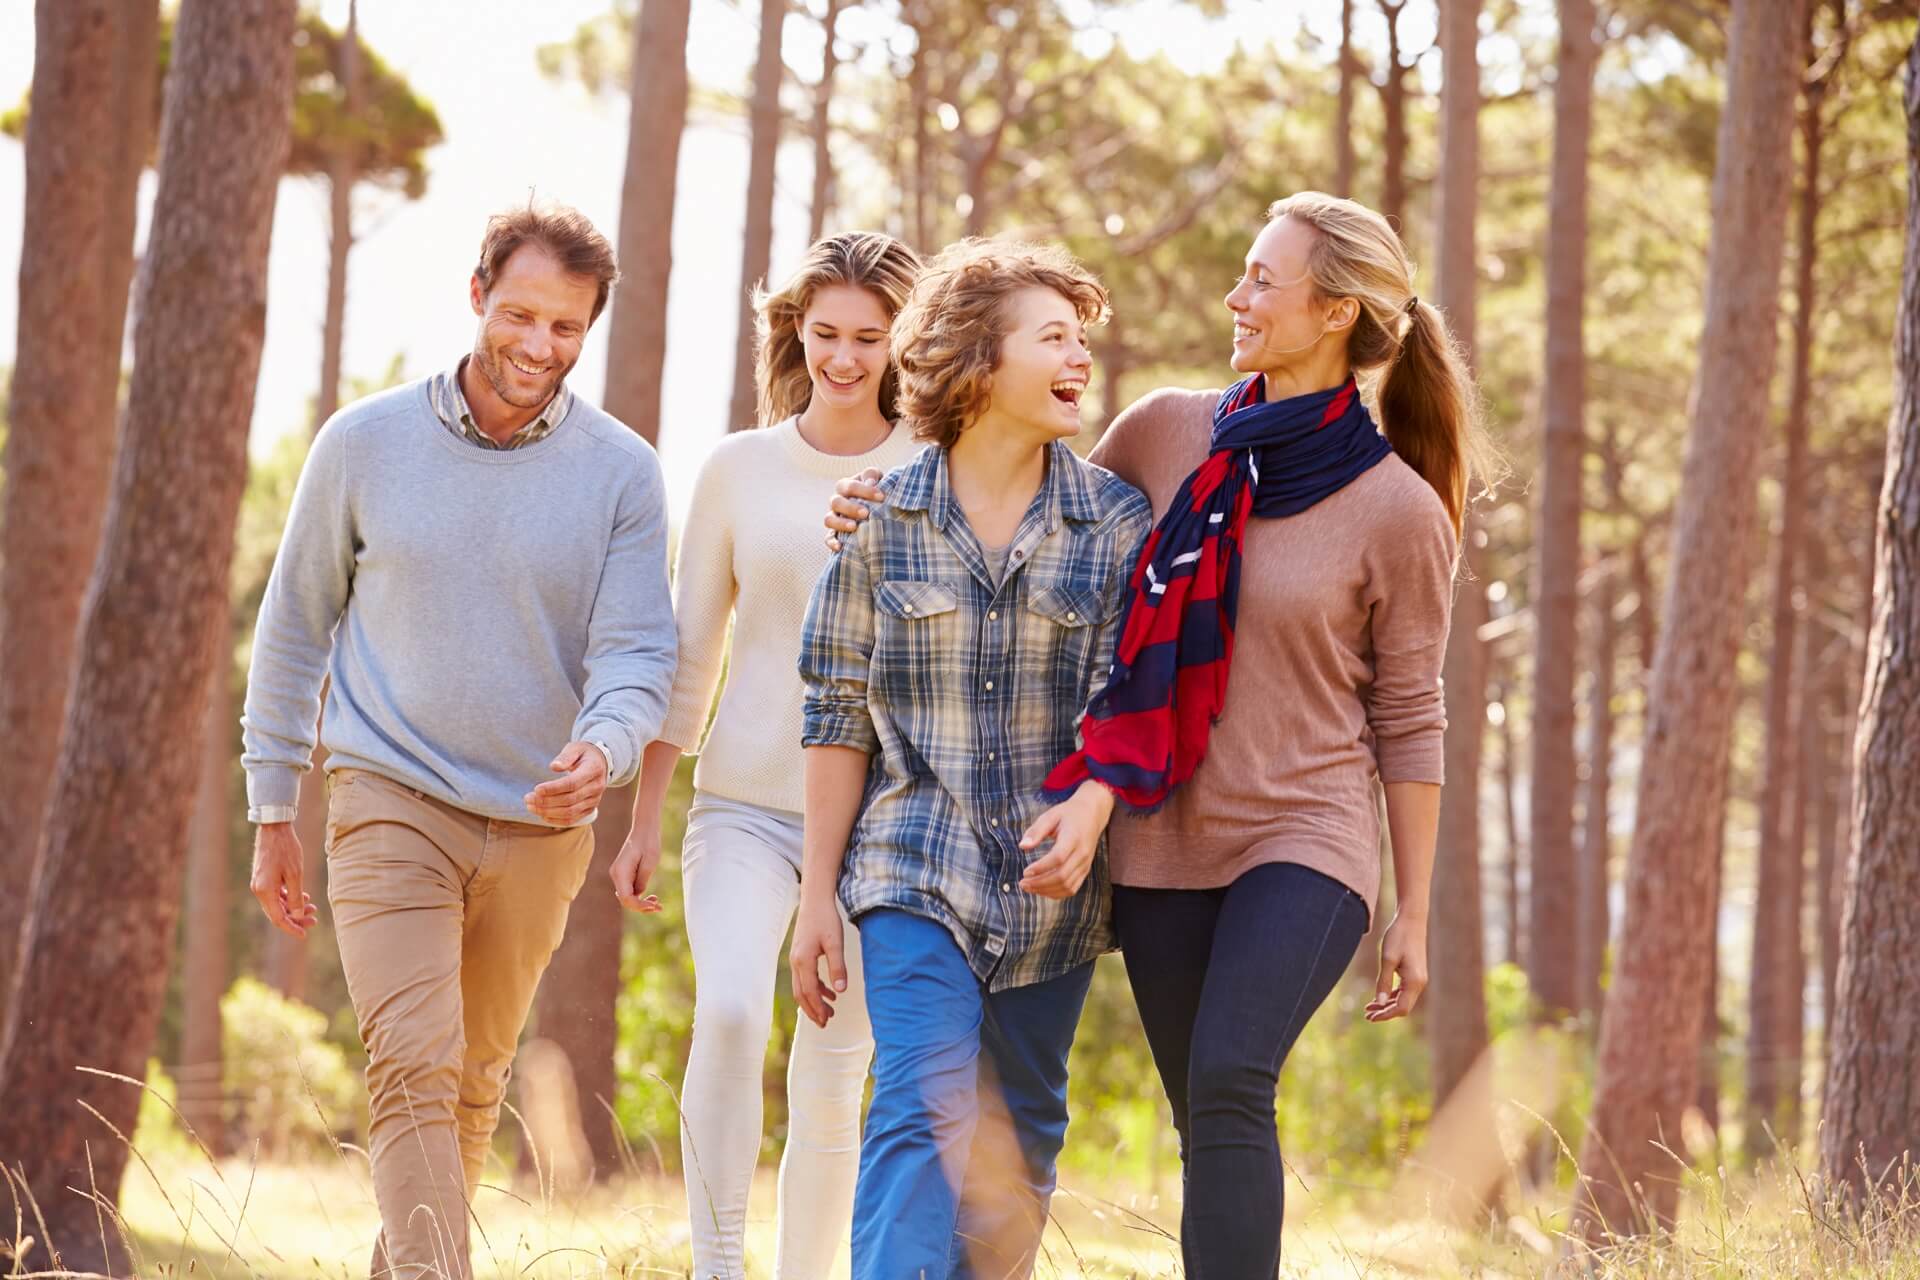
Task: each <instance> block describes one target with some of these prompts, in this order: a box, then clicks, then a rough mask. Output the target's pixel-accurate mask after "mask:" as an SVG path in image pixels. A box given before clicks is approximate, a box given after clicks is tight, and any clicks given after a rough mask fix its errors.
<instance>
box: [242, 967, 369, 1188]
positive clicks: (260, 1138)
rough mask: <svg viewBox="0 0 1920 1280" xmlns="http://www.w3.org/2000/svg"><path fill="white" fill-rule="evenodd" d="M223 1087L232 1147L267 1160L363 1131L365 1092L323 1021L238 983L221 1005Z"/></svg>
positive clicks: (321, 1147) (306, 1152) (269, 992)
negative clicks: (252, 1150) (251, 1149)
mask: <svg viewBox="0 0 1920 1280" xmlns="http://www.w3.org/2000/svg"><path fill="white" fill-rule="evenodd" d="M220 1022H221V1031H220V1054H221V1057H222V1059H223V1061H224V1067H223V1073H222V1079H221V1084H222V1088H223V1090H224V1092H225V1093H226V1096H227V1105H228V1107H229V1109H230V1115H229V1117H228V1121H229V1125H230V1129H229V1133H230V1135H231V1136H232V1137H233V1138H234V1140H235V1143H236V1145H250V1144H252V1143H253V1142H255V1141H257V1142H258V1143H259V1144H260V1149H261V1151H262V1152H263V1153H265V1154H266V1155H268V1156H269V1157H287V1156H294V1155H303V1156H314V1155H322V1154H325V1153H326V1152H327V1151H328V1150H329V1148H330V1147H331V1144H332V1141H333V1139H334V1138H335V1137H336V1136H337V1135H341V1134H345V1135H348V1136H349V1137H351V1136H352V1135H354V1134H359V1133H364V1132H365V1131H366V1123H367V1121H366V1110H367V1096H366V1090H365V1088H363V1087H362V1085H361V1080H360V1076H359V1073H358V1072H357V1071H355V1070H353V1069H352V1068H351V1067H350V1066H349V1064H348V1061H347V1055H346V1054H345V1053H343V1052H341V1050H340V1047H339V1046H338V1045H336V1044H333V1043H331V1042H330V1041H329V1040H328V1039H327V1031H328V1021H327V1015H326V1014H324V1013H321V1012H320V1011H319V1010H317V1009H310V1008H308V1007H307V1006H306V1005H303V1004H300V1003H299V1002H297V1001H293V1000H288V999H287V998H286V997H284V996H282V995H280V994H279V993H278V992H277V991H275V990H273V989H272V988H271V987H269V986H267V985H265V984H264V983H261V982H257V981H255V980H254V979H252V978H241V979H240V980H239V981H237V982H235V983H234V984H233V986H232V987H231V988H230V989H229V990H228V992H227V994H226V995H224V996H222V997H221V999H220Z"/></svg>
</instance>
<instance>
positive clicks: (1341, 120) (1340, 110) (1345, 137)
mask: <svg viewBox="0 0 1920 1280" xmlns="http://www.w3.org/2000/svg"><path fill="white" fill-rule="evenodd" d="M1335 70H1336V71H1337V73H1338V75H1339V80H1338V86H1339V87H1338V89H1337V90H1336V94H1337V96H1336V97H1335V99H1334V113H1333V194H1335V195H1337V196H1345V197H1347V198H1348V199H1351V198H1352V197H1353V0H1340V61H1339V63H1338V64H1337V66H1336V67H1335Z"/></svg>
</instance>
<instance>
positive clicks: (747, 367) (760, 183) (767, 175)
mask: <svg viewBox="0 0 1920 1280" xmlns="http://www.w3.org/2000/svg"><path fill="white" fill-rule="evenodd" d="M786 20H787V0H760V57H759V60H758V61H757V62H756V63H755V64H754V68H753V123H752V131H751V132H752V142H751V146H752V154H751V156H750V158H749V160H748V163H747V229H746V235H745V237H744V238H743V240H742V243H741V248H740V299H739V301H740V312H739V326H738V328H737V329H736V334H737V336H736V338H735V340H734V348H733V403H732V404H731V405H730V406H729V407H728V410H727V430H729V431H745V430H747V429H748V428H750V427H752V426H754V425H755V424H756V423H757V422H758V421H759V413H758V409H757V405H756V403H755V400H754V394H753V291H754V290H755V289H756V288H758V287H759V286H760V285H761V284H762V283H763V282H764V281H765V280H766V278H767V266H768V264H769V263H770V262H771V261H772V259H773V170H774V160H775V159H776V158H777V157H778V155H779V151H780V77H781V75H782V74H783V72H784V71H785V69H786V64H785V63H783V62H781V60H780V32H781V29H782V27H784V25H785V24H786ZM767 425H769V426H771V425H772V424H771V423H768V424H767Z"/></svg>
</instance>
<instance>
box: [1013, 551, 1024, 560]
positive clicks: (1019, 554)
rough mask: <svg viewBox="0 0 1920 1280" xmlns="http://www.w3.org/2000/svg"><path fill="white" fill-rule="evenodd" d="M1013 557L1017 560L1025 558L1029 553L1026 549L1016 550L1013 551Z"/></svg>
mask: <svg viewBox="0 0 1920 1280" xmlns="http://www.w3.org/2000/svg"><path fill="white" fill-rule="evenodd" d="M1013 558H1014V559H1015V560H1025V559H1026V558H1027V553H1026V552H1024V551H1016V552H1014V553H1013Z"/></svg>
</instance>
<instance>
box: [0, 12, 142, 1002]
mask: <svg viewBox="0 0 1920 1280" xmlns="http://www.w3.org/2000/svg"><path fill="white" fill-rule="evenodd" d="M157 12H158V9H157V5H156V4H155V3H154V0H40V3H39V5H38V7H37V8H36V10H35V14H34V61H33V67H34V74H33V86H32V90H31V92H32V94H33V102H34V104H35V106H36V108H37V109H36V110H35V111H34V112H33V113H32V115H31V116H30V117H29V120H28V126H27V137H26V201H25V209H24V221H23V225H22V228H21V249H20V294H19V298H20V310H19V327H18V336H17V338H16V344H15V348H14V366H13V380H12V385H11V387H10V389H9V391H8V396H9V399H10V413H9V417H10V420H11V426H10V428H9V431H8V436H7V444H6V454H5V457H4V465H5V469H6V474H7V477H8V484H7V487H6V492H5V504H4V510H3V511H0V814H5V815H6V820H5V821H4V822H0V883H4V884H7V885H10V886H13V888H12V891H11V892H7V893H0V1016H3V1015H4V1013H5V1007H6V1002H7V999H8V992H9V991H10V990H11V987H12V980H13V977H14V970H15V968H16V965H17V962H18V958H19V957H18V945H19V942H20V936H21V933H22V931H23V930H24V928H25V926H26V911H27V903H28V902H29V900H30V894H31V888H30V886H31V885H32V884H33V882H34V878H35V871H36V868H37V867H38V865H39V860H40V850H41V843H40V835H41V832H40V824H41V821H42V819H43V818H44V816H45V806H46V800H47V790H48V786H49V784H50V782H51V780H52V771H53V765H54V761H55V760H56V759H57V758H58V756H59V750H60V732H61V728H62V723H63V717H64V715H65V711H66V702H67V691H68V689H69V688H70V687H71V678H72V674H73V664H74V661H75V654H76V645H77V643H78V636H77V627H78V623H79V620H80V610H81V605H82V602H83V599H84V597H85V594H86V590H87V584H88V582H89V581H90V579H91V577H92V573H93V568H94V561H95V553H96V552H97V551H98V549H99V545H100V528H101V523H102V521H103V520H104V518H105V515H106V509H107V487H108V480H109V476H110V474H111V472H112V463H113V453H114V436H115V427H116V425H117V424H116V419H117V416H118V414H117V406H118V404H119V398H120V349H121V346H122V343H123V339H124V337H125V331H126V317H127V283H128V280H129V278H130V277H131V276H132V273H133V236H134V217H135V197H136V194H137V191H138V188H139V179H140V171H141V169H142V167H143V166H144V165H145V164H146V160H147V154H148V151H149V150H150V147H149V140H150V138H151V136H152V114H153V97H154V94H153V77H154V75H155V70H154V69H155V67H156V66H157V64H158V59H157V58H156V56H155V31H156V23H157V21H158V18H157ZM103 143H104V145H103Z"/></svg>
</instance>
